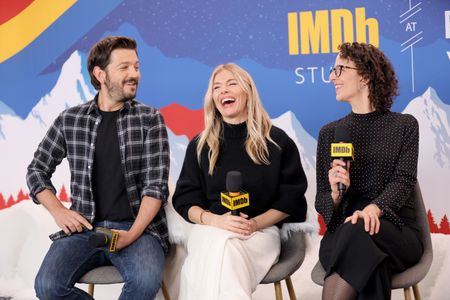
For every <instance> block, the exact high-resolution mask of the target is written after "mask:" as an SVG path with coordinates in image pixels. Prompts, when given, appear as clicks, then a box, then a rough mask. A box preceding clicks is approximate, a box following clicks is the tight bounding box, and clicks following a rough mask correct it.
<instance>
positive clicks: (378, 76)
mask: <svg viewBox="0 0 450 300" xmlns="http://www.w3.org/2000/svg"><path fill="white" fill-rule="evenodd" d="M338 49H339V55H340V56H341V57H342V58H344V59H346V58H347V59H350V60H351V61H352V62H354V63H355V66H356V68H357V69H358V70H357V72H358V74H359V75H361V76H362V77H363V78H364V79H366V80H367V82H368V87H369V100H370V102H371V103H372V104H373V106H374V107H375V110H376V111H381V112H384V111H388V110H389V109H390V108H391V106H392V103H393V101H394V97H395V96H397V95H398V80H397V76H396V75H395V71H394V67H393V66H392V64H391V62H390V61H389V59H388V58H387V57H386V56H385V55H384V53H383V52H382V51H381V50H379V49H378V48H376V47H375V46H373V45H371V44H365V43H356V42H354V43H344V44H342V45H340V46H339V48H338Z"/></svg>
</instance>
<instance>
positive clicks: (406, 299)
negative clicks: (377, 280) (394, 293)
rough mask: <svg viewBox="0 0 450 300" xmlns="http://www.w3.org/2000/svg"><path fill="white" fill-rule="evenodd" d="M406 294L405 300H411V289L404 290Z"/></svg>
mask: <svg viewBox="0 0 450 300" xmlns="http://www.w3.org/2000/svg"><path fill="white" fill-rule="evenodd" d="M403 291H404V293H405V300H411V289H410V288H409V287H407V288H404V289H403Z"/></svg>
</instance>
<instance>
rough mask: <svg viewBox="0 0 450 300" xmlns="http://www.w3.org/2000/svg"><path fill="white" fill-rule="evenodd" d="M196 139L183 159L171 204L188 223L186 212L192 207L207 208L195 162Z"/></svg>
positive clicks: (200, 177) (198, 168) (198, 170)
mask: <svg viewBox="0 0 450 300" xmlns="http://www.w3.org/2000/svg"><path fill="white" fill-rule="evenodd" d="M196 140H197V139H196V138H194V139H192V141H191V142H190V143H189V145H188V147H187V149H186V154H185V157H184V162H183V167H182V168H181V172H180V177H179V178H178V181H177V185H176V189H175V193H174V195H173V197H172V203H173V206H174V208H175V210H176V211H177V212H178V213H179V214H180V215H181V216H182V217H183V218H184V219H186V221H189V222H190V220H189V217H188V211H189V208H191V207H192V206H200V207H202V208H204V209H207V208H208V203H207V201H206V195H205V193H204V190H205V188H204V182H203V179H202V172H201V170H200V167H199V164H198V160H197V149H196V148H197V143H196Z"/></svg>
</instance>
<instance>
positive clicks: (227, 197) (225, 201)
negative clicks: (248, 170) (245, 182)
mask: <svg viewBox="0 0 450 300" xmlns="http://www.w3.org/2000/svg"><path fill="white" fill-rule="evenodd" d="M226 187H227V192H224V193H220V202H221V204H222V205H223V206H225V207H226V208H228V209H229V210H231V214H232V215H233V216H239V209H240V208H243V207H246V206H249V205H250V196H249V195H248V193H245V192H244V191H241V189H242V174H241V172H239V171H229V172H228V173H227V179H226Z"/></svg>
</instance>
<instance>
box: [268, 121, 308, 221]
mask: <svg viewBox="0 0 450 300" xmlns="http://www.w3.org/2000/svg"><path fill="white" fill-rule="evenodd" d="M276 129H277V130H279V131H280V132H278V133H274V135H275V137H276V135H277V134H280V135H281V138H280V139H277V140H278V143H279V146H280V148H281V149H280V150H279V151H280V154H281V157H280V160H279V161H280V169H279V181H278V193H277V195H276V196H275V199H274V201H273V204H272V208H274V209H277V210H279V211H282V212H284V213H287V214H289V215H290V217H289V218H288V219H286V220H285V222H303V221H305V219H306V208H307V204H306V198H305V192H306V189H307V187H308V182H307V179H306V175H305V172H304V170H303V166H302V163H301V160H300V154H299V152H298V149H297V146H296V145H295V143H294V141H293V140H292V139H290V138H289V137H288V136H287V135H286V134H285V133H284V132H282V131H281V130H280V129H278V128H276ZM274 131H275V130H274ZM272 153H273V152H272Z"/></svg>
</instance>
